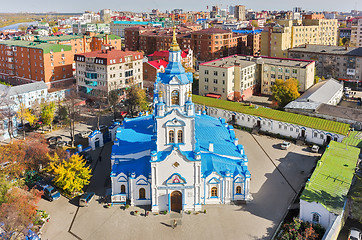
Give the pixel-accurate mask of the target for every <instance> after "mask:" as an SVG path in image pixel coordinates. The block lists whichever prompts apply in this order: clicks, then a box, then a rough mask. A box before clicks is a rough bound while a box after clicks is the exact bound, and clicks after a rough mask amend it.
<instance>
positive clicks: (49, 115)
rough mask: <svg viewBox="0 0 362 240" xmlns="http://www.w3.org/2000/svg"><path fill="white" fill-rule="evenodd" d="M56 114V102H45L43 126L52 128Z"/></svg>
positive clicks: (43, 106) (42, 107) (42, 113)
mask: <svg viewBox="0 0 362 240" xmlns="http://www.w3.org/2000/svg"><path fill="white" fill-rule="evenodd" d="M54 114H55V103H54V102H50V103H43V104H42V106H41V113H40V116H41V119H42V121H43V126H50V129H51V128H52V122H53V120H54Z"/></svg>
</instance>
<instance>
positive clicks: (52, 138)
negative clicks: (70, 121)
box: [47, 136, 62, 145]
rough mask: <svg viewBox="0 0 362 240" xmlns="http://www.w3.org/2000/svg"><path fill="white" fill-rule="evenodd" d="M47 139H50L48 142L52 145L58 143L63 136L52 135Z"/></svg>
mask: <svg viewBox="0 0 362 240" xmlns="http://www.w3.org/2000/svg"><path fill="white" fill-rule="evenodd" d="M47 141H48V143H49V144H50V145H52V144H56V143H58V142H60V141H62V137H61V136H56V137H50V138H48V139H47Z"/></svg>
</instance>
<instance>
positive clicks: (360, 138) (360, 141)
mask: <svg viewBox="0 0 362 240" xmlns="http://www.w3.org/2000/svg"><path fill="white" fill-rule="evenodd" d="M342 143H345V144H348V145H350V146H354V147H358V148H360V149H362V132H359V131H351V132H349V134H348V136H347V137H345V138H343V140H342Z"/></svg>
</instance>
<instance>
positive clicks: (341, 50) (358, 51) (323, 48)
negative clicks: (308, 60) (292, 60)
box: [288, 44, 362, 57]
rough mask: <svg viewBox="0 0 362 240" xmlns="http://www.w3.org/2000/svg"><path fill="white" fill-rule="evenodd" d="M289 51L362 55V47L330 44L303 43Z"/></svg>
mask: <svg viewBox="0 0 362 240" xmlns="http://www.w3.org/2000/svg"><path fill="white" fill-rule="evenodd" d="M288 51H289V52H308V53H319V54H334V55H349V56H358V57H362V47H359V48H354V47H342V46H329V45H312V44H307V45H302V46H299V47H295V48H291V49H289V50H288Z"/></svg>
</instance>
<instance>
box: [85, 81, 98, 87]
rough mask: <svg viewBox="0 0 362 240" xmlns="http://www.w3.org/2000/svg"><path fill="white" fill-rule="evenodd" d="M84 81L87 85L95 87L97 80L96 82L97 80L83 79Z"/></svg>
mask: <svg viewBox="0 0 362 240" xmlns="http://www.w3.org/2000/svg"><path fill="white" fill-rule="evenodd" d="M84 83H85V84H86V85H87V86H91V87H97V86H98V82H97V81H88V80H84Z"/></svg>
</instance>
